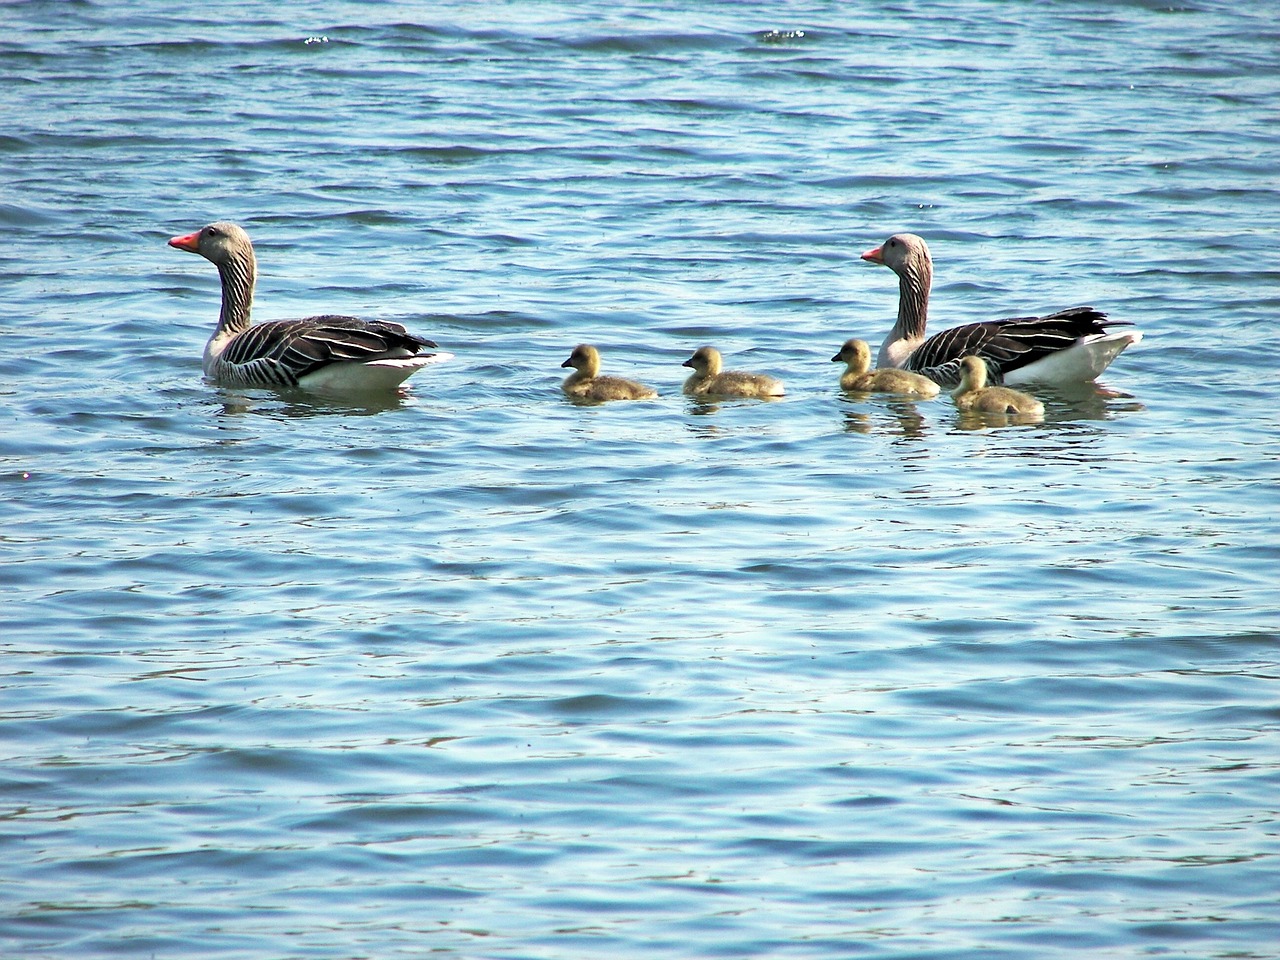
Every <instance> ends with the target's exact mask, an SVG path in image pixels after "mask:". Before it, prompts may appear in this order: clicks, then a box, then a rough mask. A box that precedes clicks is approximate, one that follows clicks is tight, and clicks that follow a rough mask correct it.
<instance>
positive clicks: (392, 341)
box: [222, 316, 435, 384]
mask: <svg viewBox="0 0 1280 960" xmlns="http://www.w3.org/2000/svg"><path fill="white" fill-rule="evenodd" d="M434 346H435V343H434V342H432V341H431V340H427V339H425V338H424V337H419V336H417V335H416V334H412V333H409V332H408V331H407V330H405V328H404V327H403V326H401V325H400V324H398V323H391V322H389V321H386V320H361V319H359V318H358V317H341V316H321V317H305V318H303V319H301V320H272V321H269V322H267V323H260V324H258V325H257V326H253V327H250V328H249V329H248V330H246V331H245V332H244V333H242V334H240V336H238V337H236V338H235V339H234V340H232V341H231V343H229V344H228V345H227V349H226V350H225V351H224V352H223V354H222V359H223V360H224V361H225V362H226V363H232V364H255V365H256V367H257V368H258V369H259V370H262V369H264V368H269V369H272V370H274V371H276V372H275V374H274V375H273V376H271V379H273V380H277V381H286V382H289V381H291V382H293V383H295V384H296V383H297V381H298V378H299V377H303V376H306V375H307V374H308V373H311V372H312V371H314V370H318V369H319V368H320V367H323V366H325V365H326V364H330V363H338V362H343V361H347V362H357V363H367V362H368V361H370V360H384V359H388V358H403V357H412V356H416V355H417V354H419V353H421V352H422V351H423V350H424V349H426V348H429V347H434Z"/></svg>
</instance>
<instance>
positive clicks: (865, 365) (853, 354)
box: [831, 338, 871, 373]
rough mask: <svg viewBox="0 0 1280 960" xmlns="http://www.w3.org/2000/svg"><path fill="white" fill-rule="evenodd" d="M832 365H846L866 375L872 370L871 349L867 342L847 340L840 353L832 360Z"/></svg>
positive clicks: (855, 339)
mask: <svg viewBox="0 0 1280 960" xmlns="http://www.w3.org/2000/svg"><path fill="white" fill-rule="evenodd" d="M831 362H832V363H841V362H843V363H846V364H848V365H849V369H850V370H856V371H857V372H859V373H865V372H866V371H867V370H870V369H871V347H870V346H869V345H868V344H867V341H865V340H858V339H857V338H854V339H852V340H846V341H845V342H844V346H843V347H841V348H840V352H839V353H837V354H836V355H835V356H834V357H832V358H831Z"/></svg>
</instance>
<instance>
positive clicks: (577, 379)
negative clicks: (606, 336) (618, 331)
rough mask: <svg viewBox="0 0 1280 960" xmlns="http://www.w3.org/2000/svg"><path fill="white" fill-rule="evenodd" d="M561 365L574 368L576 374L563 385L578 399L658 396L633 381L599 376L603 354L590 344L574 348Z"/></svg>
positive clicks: (567, 391)
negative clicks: (601, 355)
mask: <svg viewBox="0 0 1280 960" xmlns="http://www.w3.org/2000/svg"><path fill="white" fill-rule="evenodd" d="M560 366H562V367H573V373H571V374H569V375H568V376H567V377H565V378H564V383H563V384H561V385H560V386H561V389H562V390H564V392H565V394H566V395H568V396H570V397H573V398H575V399H578V400H652V399H653V398H654V397H656V396H657V395H658V391H656V390H654V389H653V388H652V387H646V386H645V385H644V384H643V383H636V381H634V380H627V379H625V378H623V377H602V376H600V351H599V350H597V349H596V348H595V347H593V346H591V344H589V343H580V344H578V345H577V346H576V347H574V348H573V353H571V354H569V359H568V360H566V361H565V362H564V363H562V364H560Z"/></svg>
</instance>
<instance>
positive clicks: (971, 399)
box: [951, 356, 1044, 417]
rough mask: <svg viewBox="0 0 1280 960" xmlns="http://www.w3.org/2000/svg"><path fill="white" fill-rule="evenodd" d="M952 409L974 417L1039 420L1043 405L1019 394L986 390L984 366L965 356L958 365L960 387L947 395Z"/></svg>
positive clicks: (1025, 394) (980, 360)
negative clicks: (1011, 416)
mask: <svg viewBox="0 0 1280 960" xmlns="http://www.w3.org/2000/svg"><path fill="white" fill-rule="evenodd" d="M951 399H952V400H954V401H955V404H956V409H957V410H961V411H965V412H968V411H975V412H977V413H1004V414H1021V415H1023V416H1030V417H1040V416H1043V415H1044V404H1043V403H1041V402H1040V401H1039V400H1037V399H1036V398H1035V397H1033V396H1031V394H1029V393H1022V392H1021V391H1019V390H1011V389H1009V388H1008V387H988V386H987V365H986V362H985V361H983V359H982V358H981V357H975V356H968V357H964V358H963V359H961V361H960V385H959V386H958V387H956V389H955V390H953V391H952V392H951Z"/></svg>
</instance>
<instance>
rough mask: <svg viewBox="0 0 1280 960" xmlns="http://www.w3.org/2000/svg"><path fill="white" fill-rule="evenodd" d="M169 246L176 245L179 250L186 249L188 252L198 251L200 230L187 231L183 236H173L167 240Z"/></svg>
mask: <svg viewBox="0 0 1280 960" xmlns="http://www.w3.org/2000/svg"><path fill="white" fill-rule="evenodd" d="M169 246H171V247H177V248H178V249H179V250H186V251H187V252H188V253H199V252H200V231H199V230H197V231H196V232H195V233H188V234H187V235H186V236H185V237H174V238H173V239H172V240H170V241H169Z"/></svg>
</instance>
